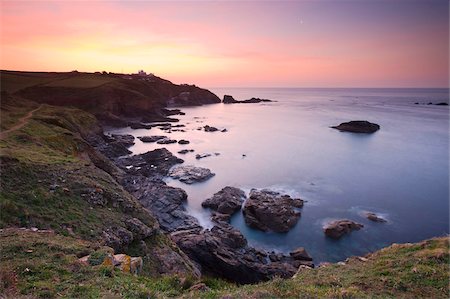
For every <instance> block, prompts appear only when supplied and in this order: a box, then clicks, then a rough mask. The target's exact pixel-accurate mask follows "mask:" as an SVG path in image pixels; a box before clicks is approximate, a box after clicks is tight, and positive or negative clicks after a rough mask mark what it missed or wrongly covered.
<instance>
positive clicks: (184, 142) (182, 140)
mask: <svg viewBox="0 0 450 299" xmlns="http://www.w3.org/2000/svg"><path fill="white" fill-rule="evenodd" d="M189 143H190V142H189V141H188V140H184V139H181V140H180V141H178V144H189Z"/></svg>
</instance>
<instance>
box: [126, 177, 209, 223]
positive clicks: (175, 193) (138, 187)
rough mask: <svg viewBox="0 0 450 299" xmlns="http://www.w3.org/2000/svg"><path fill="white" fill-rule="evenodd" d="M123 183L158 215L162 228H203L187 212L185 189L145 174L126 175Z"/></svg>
mask: <svg viewBox="0 0 450 299" xmlns="http://www.w3.org/2000/svg"><path fill="white" fill-rule="evenodd" d="M122 184H123V185H124V187H125V189H126V190H127V191H128V192H130V193H131V194H132V195H133V196H134V197H136V198H137V199H138V200H139V201H140V202H141V204H142V205H143V206H144V207H145V208H147V209H149V210H150V211H151V212H152V214H153V215H154V216H155V217H156V219H157V220H158V222H159V225H160V227H161V229H162V230H164V231H165V232H172V231H176V230H180V229H183V230H186V229H190V230H197V231H199V230H201V226H200V224H199V223H198V220H197V219H196V218H195V217H193V216H190V215H188V214H186V213H185V212H186V211H185V208H184V205H183V204H184V203H185V201H186V199H187V194H186V192H185V191H184V190H183V189H180V188H175V187H171V186H167V185H166V184H165V183H164V182H163V181H160V180H157V179H154V178H153V179H152V178H145V177H143V176H129V177H126V178H125V179H124V180H123V182H122Z"/></svg>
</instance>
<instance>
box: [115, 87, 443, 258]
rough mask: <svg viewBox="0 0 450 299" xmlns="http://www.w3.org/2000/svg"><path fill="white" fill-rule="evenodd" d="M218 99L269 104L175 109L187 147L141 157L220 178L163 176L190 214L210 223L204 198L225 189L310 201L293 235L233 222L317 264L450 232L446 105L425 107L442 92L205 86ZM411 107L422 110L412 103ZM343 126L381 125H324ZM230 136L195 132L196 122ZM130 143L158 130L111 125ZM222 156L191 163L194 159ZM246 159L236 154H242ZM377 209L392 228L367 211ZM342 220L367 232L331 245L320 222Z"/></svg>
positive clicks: (257, 240) (238, 219)
mask: <svg viewBox="0 0 450 299" xmlns="http://www.w3.org/2000/svg"><path fill="white" fill-rule="evenodd" d="M211 90H212V91H213V92H215V93H216V94H217V95H218V96H219V97H222V96H223V95H224V94H231V95H233V96H234V97H235V98H236V99H239V100H243V99H248V98H251V97H260V98H268V99H272V100H276V101H277V102H274V103H264V104H235V105H224V104H214V105H207V106H202V107H189V108H182V110H183V111H184V112H186V115H185V116H181V117H180V123H182V124H186V132H173V133H171V134H169V135H170V137H172V138H175V139H187V140H190V142H191V144H189V145H178V144H171V145H157V144H144V143H142V142H140V141H139V140H136V144H135V145H134V146H133V147H132V148H131V150H132V151H133V152H134V153H135V154H138V153H143V152H146V151H149V150H153V149H155V148H158V147H166V148H167V149H168V150H170V151H171V152H172V153H174V154H176V155H178V154H177V151H179V150H181V149H184V148H192V149H194V150H195V152H194V153H189V154H187V155H178V156H180V157H181V158H183V159H184V160H185V164H193V165H197V166H202V167H207V168H209V169H211V170H212V171H213V172H214V173H216V176H214V177H213V178H212V179H210V180H208V181H206V182H204V183H198V184H194V185H185V184H183V183H180V182H178V181H175V180H172V179H167V183H168V184H170V185H172V186H177V187H181V188H183V189H185V190H186V191H187V192H188V195H189V198H188V202H187V210H188V212H189V213H191V214H192V215H194V216H196V217H197V218H198V219H199V220H200V222H201V223H202V224H203V225H204V226H205V227H210V226H211V225H212V224H211V222H210V221H209V211H207V210H204V209H203V208H202V207H201V202H202V201H203V200H205V199H206V198H208V197H210V196H211V195H212V194H214V193H215V192H217V191H219V190H220V189H221V188H223V187H225V186H235V187H239V188H242V189H243V190H245V191H247V192H248V191H249V190H250V189H251V188H269V189H272V190H278V191H282V192H285V193H287V194H290V195H293V196H298V197H300V198H302V199H304V200H306V201H307V202H306V203H305V206H304V208H303V209H302V216H301V218H300V221H299V222H298V224H297V225H296V226H295V227H294V228H293V229H292V230H291V231H289V232H288V233H285V234H279V233H264V232H260V231H256V230H253V229H251V228H249V227H247V226H246V225H245V223H244V220H243V217H242V214H241V213H238V214H236V215H235V216H234V217H233V218H232V225H234V226H235V227H237V228H238V229H240V230H241V231H242V232H243V234H244V235H245V236H246V237H247V239H248V240H249V243H250V244H251V245H253V246H256V247H259V248H264V249H268V250H278V251H283V252H288V251H290V250H293V249H295V248H297V247H299V246H303V247H305V248H306V249H307V250H308V252H309V253H310V254H311V255H312V256H313V257H314V260H315V262H321V261H338V260H343V259H345V258H346V257H349V256H352V255H362V254H365V253H367V252H370V251H373V250H376V249H379V248H381V247H384V246H387V245H390V244H392V243H394V242H415V241H420V240H422V239H425V238H430V237H433V236H441V235H444V234H448V233H449V108H448V106H435V105H426V104H427V103H428V102H433V103H438V102H447V103H448V98H449V91H448V89H295V88H212V89H211ZM415 102H419V103H421V104H419V105H415V104H414V103H415ZM349 120H368V121H371V122H375V123H378V124H379V125H380V126H381V130H380V131H378V132H376V133H375V134H372V135H358V134H351V133H342V132H339V131H337V130H334V129H331V128H329V127H330V126H332V125H336V124H339V123H341V122H344V121H349ZM206 124H208V125H211V126H216V127H219V128H227V130H228V132H226V133H222V132H214V133H208V132H204V131H198V130H196V129H197V127H199V126H203V125H206ZM114 133H128V134H133V135H134V136H143V135H162V133H163V132H162V131H160V130H159V129H157V128H153V129H151V130H150V131H147V130H131V129H129V128H126V129H119V130H115V131H114ZM216 152H217V153H220V155H218V156H214V155H213V156H211V157H208V158H204V159H202V160H196V159H195V154H196V153H216ZM243 154H245V155H246V156H245V157H243V156H242V155H243ZM364 211H372V212H375V213H378V214H380V215H382V216H384V217H385V218H386V219H387V220H388V222H387V223H374V222H370V221H369V220H367V219H366V218H365V217H364V216H363V215H362V214H363V213H364ZM342 218H348V219H352V220H355V221H357V222H360V223H363V224H364V226H365V227H364V228H363V229H362V230H360V231H355V232H353V233H351V234H350V235H347V236H345V237H343V238H342V239H340V240H337V241H336V240H330V239H328V238H326V237H325V236H324V234H323V232H322V226H323V225H324V224H325V223H326V222H328V221H330V220H333V219H342Z"/></svg>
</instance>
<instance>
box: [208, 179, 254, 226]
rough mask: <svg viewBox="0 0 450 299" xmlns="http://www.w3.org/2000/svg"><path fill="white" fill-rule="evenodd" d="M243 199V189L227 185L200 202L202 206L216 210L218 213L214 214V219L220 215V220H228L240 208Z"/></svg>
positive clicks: (217, 218)
mask: <svg viewBox="0 0 450 299" xmlns="http://www.w3.org/2000/svg"><path fill="white" fill-rule="evenodd" d="M244 200H245V192H244V191H242V190H241V189H238V188H235V187H229V186H227V187H225V188H223V189H222V190H220V191H219V192H217V193H215V194H214V195H213V196H212V197H211V198H208V199H206V200H205V201H204V202H202V207H204V208H210V209H211V210H213V211H216V212H218V213H219V214H215V215H214V217H215V219H216V220H219V219H220V217H222V218H221V219H222V220H226V221H228V219H229V217H231V215H233V214H234V213H236V212H237V211H239V210H240V209H241V207H242V203H243V202H244Z"/></svg>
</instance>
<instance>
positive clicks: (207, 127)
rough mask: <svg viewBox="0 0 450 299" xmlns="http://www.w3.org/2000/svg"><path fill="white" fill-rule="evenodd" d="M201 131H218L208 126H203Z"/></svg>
mask: <svg viewBox="0 0 450 299" xmlns="http://www.w3.org/2000/svg"><path fill="white" fill-rule="evenodd" d="M203 129H204V130H205V132H216V131H219V129H217V128H216V127H211V126H209V125H206V126H204V127H203Z"/></svg>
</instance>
